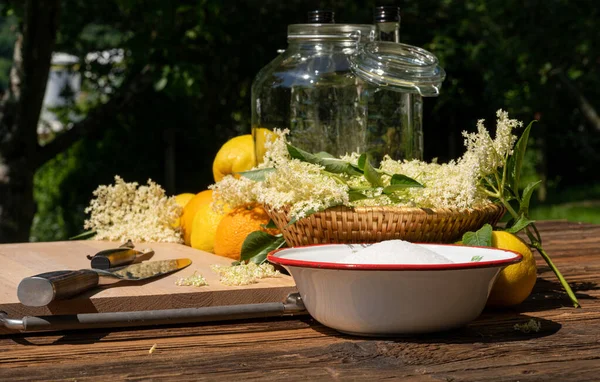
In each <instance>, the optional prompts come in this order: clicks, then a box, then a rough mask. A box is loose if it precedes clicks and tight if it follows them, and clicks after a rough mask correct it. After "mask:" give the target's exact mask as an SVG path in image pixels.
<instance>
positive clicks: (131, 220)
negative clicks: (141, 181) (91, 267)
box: [84, 176, 183, 243]
mask: <svg viewBox="0 0 600 382" xmlns="http://www.w3.org/2000/svg"><path fill="white" fill-rule="evenodd" d="M93 195H94V196H95V199H92V200H91V202H90V205H89V207H87V208H86V209H85V213H87V214H90V217H89V219H87V220H86V221H85V224H84V228H85V229H90V230H93V231H95V232H96V236H95V238H96V239H98V240H113V241H121V242H125V241H127V240H132V241H146V242H171V243H181V242H183V240H182V238H181V230H180V228H179V227H177V228H175V227H173V226H172V223H173V222H174V221H176V219H177V218H178V217H179V216H180V215H181V213H182V208H181V207H180V206H179V205H177V203H176V202H175V198H173V197H171V198H169V197H167V196H166V195H165V191H164V190H163V189H162V187H160V186H159V185H158V184H156V183H155V182H153V181H152V180H151V179H148V185H147V186H139V187H138V183H137V182H133V183H127V182H125V181H124V180H123V179H121V177H119V176H115V184H114V185H109V186H104V185H101V186H99V187H98V188H97V189H96V190H95V191H94V193H93Z"/></svg>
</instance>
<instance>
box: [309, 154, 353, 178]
mask: <svg viewBox="0 0 600 382" xmlns="http://www.w3.org/2000/svg"><path fill="white" fill-rule="evenodd" d="M317 164H319V165H321V166H323V167H325V171H329V172H333V173H334V174H348V175H360V174H361V173H360V172H359V171H356V169H355V167H354V166H353V165H352V164H350V162H346V161H343V160H341V159H337V158H322V159H321V160H320V161H319V162H318V163H317Z"/></svg>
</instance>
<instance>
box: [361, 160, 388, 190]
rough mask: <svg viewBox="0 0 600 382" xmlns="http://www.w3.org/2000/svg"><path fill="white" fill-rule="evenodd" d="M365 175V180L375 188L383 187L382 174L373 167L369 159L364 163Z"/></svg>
mask: <svg viewBox="0 0 600 382" xmlns="http://www.w3.org/2000/svg"><path fill="white" fill-rule="evenodd" d="M364 175H365V179H367V181H368V182H369V183H371V184H372V185H373V186H374V187H383V186H384V184H383V180H382V179H381V174H380V173H379V172H378V171H377V170H376V169H375V167H373V166H372V165H371V161H370V158H369V157H367V159H366V160H365V163H364Z"/></svg>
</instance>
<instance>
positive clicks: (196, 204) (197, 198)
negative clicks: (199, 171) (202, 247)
mask: <svg viewBox="0 0 600 382" xmlns="http://www.w3.org/2000/svg"><path fill="white" fill-rule="evenodd" d="M211 203H212V190H204V191H202V192H199V193H197V194H196V195H194V197H193V198H191V199H190V200H189V202H187V204H186V205H185V207H183V213H182V214H181V218H180V219H181V229H182V230H183V241H184V243H185V244H186V245H190V244H191V239H192V229H193V226H194V217H195V216H196V212H198V209H199V208H200V207H201V206H203V205H205V204H208V205H210V204H211Z"/></svg>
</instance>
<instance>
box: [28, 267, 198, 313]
mask: <svg viewBox="0 0 600 382" xmlns="http://www.w3.org/2000/svg"><path fill="white" fill-rule="evenodd" d="M191 263H192V261H191V260H190V259H173V260H160V261H146V262H142V263H138V264H133V265H127V266H123V267H117V268H111V269H107V270H102V269H80V270H78V271H72V270H65V271H54V272H46V273H41V274H39V275H35V276H31V277H27V278H24V279H23V280H21V282H20V283H19V286H18V287H17V297H18V298H19V301H20V302H21V303H22V304H23V305H26V306H44V305H48V304H49V303H50V302H52V301H54V300H62V299H66V298H70V297H73V296H75V295H78V294H80V293H82V292H85V291H87V290H89V289H92V288H94V287H97V286H102V285H110V284H114V283H117V282H119V281H123V280H127V281H141V280H149V279H152V278H156V277H159V276H163V275H166V274H169V273H172V272H175V271H178V270H180V269H183V268H185V267H187V266H188V265H190V264H191Z"/></svg>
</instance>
